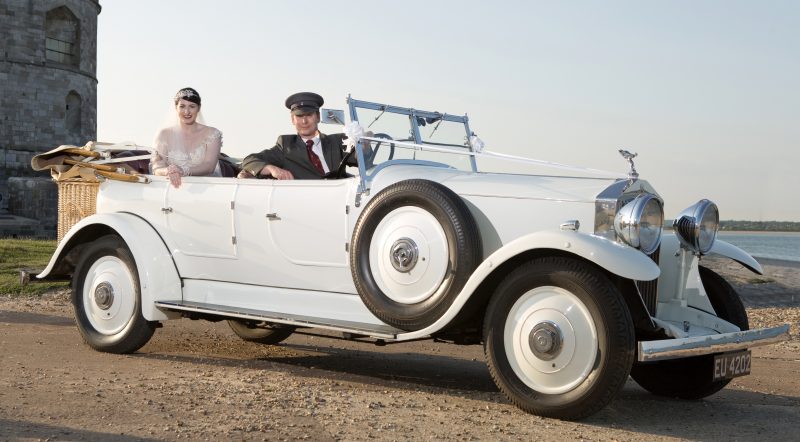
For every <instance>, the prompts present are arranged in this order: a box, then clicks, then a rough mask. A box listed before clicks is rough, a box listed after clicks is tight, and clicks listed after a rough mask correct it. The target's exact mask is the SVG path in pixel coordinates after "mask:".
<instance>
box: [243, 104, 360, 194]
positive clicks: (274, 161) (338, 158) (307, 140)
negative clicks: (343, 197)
mask: <svg viewBox="0 0 800 442" xmlns="http://www.w3.org/2000/svg"><path fill="white" fill-rule="evenodd" d="M323 102H324V101H323V99H322V97H321V96H319V95H317V94H315V93H313V92H299V93H296V94H293V95H291V96H289V98H287V99H286V107H287V108H288V109H289V110H290V111H291V115H292V124H293V125H294V127H295V129H297V134H295V135H281V136H279V137H278V140H277V141H276V142H275V145H274V146H272V147H270V148H269V149H264V150H262V151H261V152H258V153H254V154H250V155H248V156H247V157H245V159H244V161H243V162H242V173H240V174H239V177H240V178H253V177H259V178H270V177H271V178H277V179H279V180H291V179H319V178H322V177H323V176H324V175H325V174H326V173H328V172H330V171H331V170H334V171H335V170H336V168H337V167H339V164H340V163H341V162H342V158H344V156H345V152H344V146H343V145H342V139H346V138H347V137H346V135H345V134H332V135H325V134H323V133H320V131H319V129H318V128H317V126H318V124H319V119H320V117H319V108H320V107H321V106H322V104H323ZM356 164H357V163H356V158H355V155H354V156H352V157H351V158H350V159H348V165H351V166H355V165H356Z"/></svg>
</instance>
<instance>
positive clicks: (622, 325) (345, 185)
mask: <svg viewBox="0 0 800 442" xmlns="http://www.w3.org/2000/svg"><path fill="white" fill-rule="evenodd" d="M348 106H349V114H350V120H351V122H350V123H349V124H348V132H349V133H350V132H351V131H352V134H351V139H352V140H353V141H356V140H355V138H357V137H358V135H357V134H360V133H361V131H359V130H358V129H360V128H361V126H359V124H356V123H360V125H363V129H367V130H369V132H367V133H374V135H373V136H370V137H363V136H362V138H360V141H359V145H358V146H359V147H361V146H364V145H365V144H366V143H367V142H369V144H370V148H369V149H366V148H364V149H362V148H351V154H353V155H357V156H358V163H359V166H358V170H357V171H355V170H352V171H351V172H352V174H351V173H347V170H346V168H345V167H344V166H342V167H340V168H339V170H338V171H337V172H336V173H334V175H336V176H334V177H331V179H325V180H294V181H275V180H253V179H251V180H244V179H235V178H214V177H185V178H184V179H183V185H182V186H181V187H180V188H178V189H175V188H173V187H171V186H170V185H169V184H168V182H167V180H166V179H165V178H163V177H150V178H151V179H150V180H148V181H149V182H148V183H130V182H121V181H114V180H107V181H104V182H103V183H102V184H101V185H100V189H99V193H98V196H97V213H96V214H95V215H91V216H89V217H86V218H84V219H83V220H82V221H80V222H79V223H77V224H76V225H75V226H74V227H73V228H72V229H71V230H69V232H68V233H67V234H66V235H65V237H64V238H63V240H62V241H61V242H60V243H59V246H58V249H57V250H56V252H55V254H54V255H53V257H52V259H51V261H50V263H49V265H48V267H47V268H46V269H45V270H44V271H43V272H42V273H41V274H39V275H38V277H39V278H45V279H54V278H71V279H72V283H73V304H74V309H75V316H76V322H77V324H78V328H79V329H80V332H81V334H82V335H83V337H84V339H85V341H86V343H87V344H88V345H90V346H91V347H92V348H94V349H97V350H100V351H105V352H112V353H129V352H134V351H136V350H137V349H139V348H140V347H142V346H143V345H144V344H145V343H147V341H148V340H149V339H150V337H151V336H152V335H153V332H154V330H155V329H156V327H157V325H158V323H159V322H160V321H165V320H168V319H177V318H181V317H191V318H201V319H209V320H220V319H225V320H228V322H229V324H230V325H231V327H232V329H233V331H234V332H235V333H236V334H237V335H239V336H240V337H242V338H243V339H246V340H250V341H256V342H261V343H264V344H276V343H278V342H280V341H282V340H284V339H286V338H287V337H288V336H289V335H291V334H292V333H302V332H303V330H305V329H306V328H318V329H327V330H332V331H335V332H341V333H342V336H343V337H345V338H348V339H358V340H362V341H367V342H375V343H378V344H384V343H398V342H403V341H409V340H416V339H421V338H438V339H440V340H445V341H451V342H453V343H456V344H483V346H484V349H485V354H486V360H487V364H488V366H489V370H490V373H491V376H492V377H493V378H494V380H495V382H496V383H497V386H498V387H499V388H500V390H502V391H503V393H505V395H506V396H507V397H508V398H509V400H510V401H512V402H513V403H514V404H516V405H517V406H519V407H520V408H522V409H523V410H526V411H528V412H531V413H535V414H538V415H541V416H549V417H556V418H561V419H579V418H582V417H585V416H588V415H590V414H592V413H594V412H596V411H598V410H600V409H601V408H602V407H604V406H605V405H606V404H608V403H609V402H610V401H611V400H612V399H613V398H614V396H615V395H616V394H617V393H618V391H619V390H620V389H621V388H622V386H623V385H624V384H625V382H626V380H627V378H628V376H629V375H631V376H632V377H633V379H634V380H635V381H636V382H638V383H639V384H640V385H641V386H642V387H644V388H645V389H647V390H649V391H651V392H652V393H655V394H659V395H666V396H672V397H679V398H687V399H697V398H702V397H706V396H708V395H711V394H713V393H715V392H717V391H718V390H720V389H722V388H723V387H724V386H725V385H726V384H727V383H728V382H729V381H730V379H731V378H732V377H734V376H739V375H744V374H748V373H749V372H750V352H749V350H747V349H748V348H750V347H753V346H757V345H764V344H768V343H773V342H777V341H779V340H783V339H786V338H787V337H788V333H789V332H788V330H789V327H788V325H784V326H782V327H777V328H771V329H759V330H748V321H747V314H746V312H745V309H744V307H743V306H742V303H741V301H740V299H739V297H738V295H737V294H736V292H735V291H734V289H733V288H732V287H731V285H729V284H728V283H727V282H725V281H724V280H723V279H722V278H721V277H720V276H719V275H717V274H716V273H714V272H713V271H711V270H709V269H707V268H704V267H702V266H700V259H701V257H702V256H703V255H705V254H710V253H714V254H719V255H723V256H726V257H729V258H731V259H733V260H736V261H738V262H740V263H741V264H743V265H744V266H745V267H747V268H749V269H750V270H752V271H754V272H756V273H760V272H761V267H760V265H759V264H758V263H757V262H756V261H755V260H754V259H753V258H752V257H751V256H750V255H748V254H747V253H745V252H744V251H742V250H740V249H738V248H736V247H734V246H732V245H730V244H727V243H724V242H722V241H719V240H716V238H715V237H716V232H717V227H718V213H717V207H716V206H715V205H714V203H712V202H710V201H707V200H700V201H699V202H698V203H697V204H695V205H694V206H692V207H690V208H688V209H686V210H685V211H684V212H683V213H680V214H677V215H676V221H675V226H674V227H675V228H674V232H673V231H670V232H667V233H664V234H662V225H663V221H664V215H663V209H662V208H663V201H662V199H661V198H660V197H659V195H658V194H657V193H656V191H655V190H654V189H653V188H652V187H651V186H650V185H649V184H648V183H647V182H646V181H643V180H640V179H638V176H637V175H636V173H635V169H633V161H632V156H633V155H629V154H627V152H623V153H624V154H625V156H626V158H627V159H628V160H629V161H630V166H631V173H630V175H629V176H628V177H623V178H614V177H593V176H589V177H586V176H579V175H587V173H578V172H576V173H572V172H570V173H569V174H567V173H565V172H564V168H563V167H562V166H559V165H552V166H554V167H556V173H554V174H549V175H522V174H507V173H506V174H504V173H484V172H480V171H478V168H477V164H478V161H480V160H482V158H483V157H485V156H492V157H493V158H497V157H500V156H501V155H497V154H493V153H491V152H488V151H483V150H482V143H481V142H480V140H478V139H477V138H475V137H473V134H472V132H471V130H470V128H469V124H468V119H467V117H466V116H453V115H450V114H442V113H438V112H425V111H419V110H414V109H408V108H400V107H395V106H389V105H383V104H377V103H371V102H365V101H358V100H355V99H352V98H348ZM339 112H341V111H339ZM329 114H330V115H331V116H333V117H334V119H337V118H335V116H336V115H337V114H336V112H335V111H330V112H329V111H327V110H323V117H328V116H329ZM339 115H340V118H338V119H337V120H340V119H342V118H343V116H344V114H343V113H340V114H339ZM512 160H515V161H516V160H519V161H524V160H520V159H518V158H512ZM567 170H571V169H567ZM584 172H588V174H589V175H591V174H592V173H593V171H591V170H587V171H584ZM568 175H569V176H568ZM576 175H577V176H576Z"/></svg>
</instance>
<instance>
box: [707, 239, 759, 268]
mask: <svg viewBox="0 0 800 442" xmlns="http://www.w3.org/2000/svg"><path fill="white" fill-rule="evenodd" d="M709 253H716V254H717V255H722V256H725V257H727V258H730V259H732V260H734V261H736V262H738V263H739V264H741V265H743V266H745V267H746V268H747V269H748V270H750V271H751V272H753V273H757V274H759V275H763V274H764V269H763V268H761V264H759V263H758V261H756V259H755V258H753V257H752V256H750V254H749V253H747V252H745V251H744V250H742V249H740V248H738V247H736V246H735V245H733V244H731V243H727V242H725V241H720V240H719V239H718V240H716V241H714V245H713V246H711V251H710V252H709Z"/></svg>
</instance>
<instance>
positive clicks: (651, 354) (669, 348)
mask: <svg viewBox="0 0 800 442" xmlns="http://www.w3.org/2000/svg"><path fill="white" fill-rule="evenodd" d="M788 339H789V324H784V325H781V326H779V327H772V328H760V329H757V330H747V331H739V332H733V333H722V334H718V335H707V336H693V337H689V338H679V339H664V340H659V341H640V342H639V352H638V361H639V362H651V361H660V360H665V359H678V358H688V357H692V356H701V355H707V354H713V353H724V352H728V351H734V350H743V349H746V348H751V347H758V346H761V345H769V344H774V343H776V342H781V341H786V340H788Z"/></svg>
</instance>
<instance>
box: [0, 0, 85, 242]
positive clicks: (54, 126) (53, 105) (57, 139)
mask: <svg viewBox="0 0 800 442" xmlns="http://www.w3.org/2000/svg"><path fill="white" fill-rule="evenodd" d="M100 9H101V8H100V3H99V2H98V1H97V0H2V1H0V42H2V45H0V214H4V213H6V212H10V215H17V216H20V217H26V218H27V216H26V215H18V214H16V213H15V212H14V211H17V210H22V211H24V212H25V213H30V212H29V211H28V209H30V207H31V206H36V207H40V208H47V207H51V206H52V204H51V202H50V200H47V199H46V198H48V197H46V196H45V193H42V192H38V191H33V190H32V189H29V190H31V191H32V192H33V194H30V195H28V194H25V195H23V194H22V193H19V192H16V191H12V189H11V184H10V182H9V180H10V179H11V178H12V177H41V178H42V179H45V180H47V179H49V178H48V177H49V174H48V173H46V172H34V171H33V170H31V168H30V159H31V157H32V156H33V155H35V154H37V153H41V152H46V151H48V150H51V149H53V148H55V147H57V146H60V145H62V144H72V145H78V146H82V145H84V144H85V143H86V142H87V141H89V140H94V139H96V138H97V78H96V74H97V21H98V14H99V13H100ZM48 18H49V20H50V21H49V22H48ZM48 23H49V28H50V33H49V34H48V33H47V29H46V28H47V27H48ZM76 36H77V38H76ZM53 39H56V40H62V39H64V40H72V42H71V43H70V45H71V46H69V47H70V48H71V49H69V50H71V51H72V54H71V55H70V56H69V57H68V61H65V60H64V59H61V60H56V59H55V58H54V56H53V52H52V51H53V50H52V48H51V52H50V53H49V55H48V51H47V46H46V45H47V44H49V43H51V42H52V41H53ZM15 185H16V184H15ZM34 187H36V186H34ZM39 197H42V198H45V200H43V201H41V202H39V201H33V200H32V199H31V198H33V199H36V198H39ZM17 198H22V200H21V201H17ZM55 211H56V208H55V206H53V207H52V209H51V212H47V213H44V212H37V211H34V212H35V213H37V216H42V217H43V218H42V220H41V221H42V225H43V226H48V225H50V224H51V223H50V221H49V220H50V219H53V217H54V216H55ZM53 229H54V227H53ZM54 232H55V231H54ZM0 233H3V232H0ZM6 233H8V232H6Z"/></svg>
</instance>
